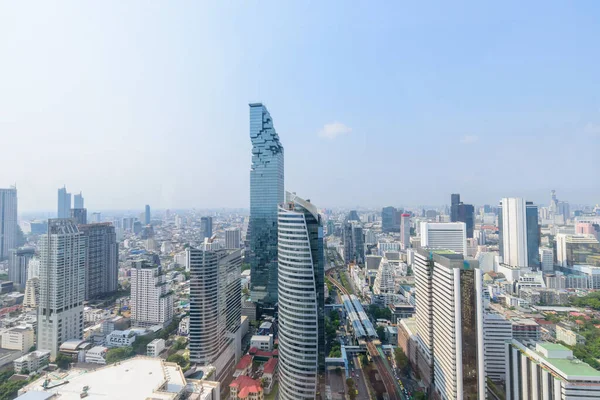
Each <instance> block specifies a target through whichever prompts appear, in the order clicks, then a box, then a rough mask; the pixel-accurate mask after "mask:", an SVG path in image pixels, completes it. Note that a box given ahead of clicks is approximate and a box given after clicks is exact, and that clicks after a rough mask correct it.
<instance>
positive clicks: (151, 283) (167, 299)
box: [130, 260, 173, 327]
mask: <svg viewBox="0 0 600 400" xmlns="http://www.w3.org/2000/svg"><path fill="white" fill-rule="evenodd" d="M130 307H131V324H132V326H135V327H150V326H153V325H162V326H167V325H168V324H169V323H170V322H171V320H172V319H173V293H172V292H170V291H169V286H168V285H167V278H166V275H165V273H164V272H163V271H162V268H161V267H160V265H154V264H151V263H150V262H148V261H146V260H138V261H134V262H133V263H132V266H131V301H130Z"/></svg>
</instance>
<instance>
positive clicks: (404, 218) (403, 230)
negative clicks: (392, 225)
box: [400, 214, 410, 250]
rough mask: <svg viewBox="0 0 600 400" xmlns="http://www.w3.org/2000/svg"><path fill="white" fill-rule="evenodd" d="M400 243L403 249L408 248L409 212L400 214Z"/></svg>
mask: <svg viewBox="0 0 600 400" xmlns="http://www.w3.org/2000/svg"><path fill="white" fill-rule="evenodd" d="M400 243H401V244H402V249H403V250H406V249H409V248H410V214H402V215H401V216H400Z"/></svg>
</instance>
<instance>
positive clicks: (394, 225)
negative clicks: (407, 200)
mask: <svg viewBox="0 0 600 400" xmlns="http://www.w3.org/2000/svg"><path fill="white" fill-rule="evenodd" d="M400 214H401V213H400V211H399V210H397V209H396V207H391V206H390V207H384V208H383V209H382V210H381V230H383V231H384V232H400Z"/></svg>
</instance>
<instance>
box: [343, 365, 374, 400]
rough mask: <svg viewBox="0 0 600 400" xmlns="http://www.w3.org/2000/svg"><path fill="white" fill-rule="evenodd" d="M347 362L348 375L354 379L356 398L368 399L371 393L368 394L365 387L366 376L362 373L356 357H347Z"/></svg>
mask: <svg viewBox="0 0 600 400" xmlns="http://www.w3.org/2000/svg"><path fill="white" fill-rule="evenodd" d="M348 363H349V367H350V376H351V377H352V379H353V380H354V384H355V385H356V389H357V390H358V400H369V399H370V398H371V395H370V394H369V389H367V381H366V379H368V378H367V377H366V376H365V375H364V374H363V370H362V368H361V367H360V364H359V362H358V358H357V357H356V356H354V357H352V358H348Z"/></svg>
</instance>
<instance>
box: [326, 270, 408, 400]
mask: <svg viewBox="0 0 600 400" xmlns="http://www.w3.org/2000/svg"><path fill="white" fill-rule="evenodd" d="M331 272H333V270H330V271H328V272H327V279H329V281H330V282H331V283H332V284H333V285H334V286H335V287H337V288H338V290H339V291H341V292H342V293H344V294H345V295H350V293H348V291H347V290H346V288H344V287H343V286H342V284H341V283H339V282H338V281H336V280H335V279H333V278H332V277H331ZM367 350H368V351H369V355H370V356H371V359H372V360H373V363H374V364H375V367H376V368H377V372H378V373H379V376H380V377H381V379H382V381H383V384H384V386H385V391H386V392H387V394H388V396H389V400H404V396H403V395H402V394H401V391H400V387H399V386H398V382H396V378H395V377H394V375H393V374H392V372H391V371H390V369H389V368H387V366H386V364H385V362H384V360H383V359H382V357H381V354H380V353H379V351H378V350H377V347H376V346H375V344H374V343H373V342H372V340H371V339H368V338H367Z"/></svg>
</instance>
